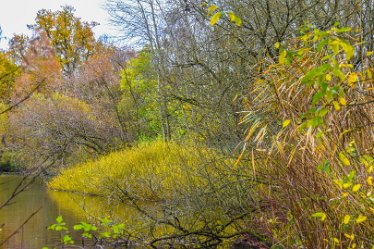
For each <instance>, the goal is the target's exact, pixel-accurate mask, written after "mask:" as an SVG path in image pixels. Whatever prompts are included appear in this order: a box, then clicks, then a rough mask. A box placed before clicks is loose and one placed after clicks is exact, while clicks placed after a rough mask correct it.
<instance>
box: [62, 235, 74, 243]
mask: <svg viewBox="0 0 374 249" xmlns="http://www.w3.org/2000/svg"><path fill="white" fill-rule="evenodd" d="M62 242H63V243H64V245H68V244H74V240H73V239H72V238H71V237H70V236H69V235H65V236H64V237H63V238H62Z"/></svg>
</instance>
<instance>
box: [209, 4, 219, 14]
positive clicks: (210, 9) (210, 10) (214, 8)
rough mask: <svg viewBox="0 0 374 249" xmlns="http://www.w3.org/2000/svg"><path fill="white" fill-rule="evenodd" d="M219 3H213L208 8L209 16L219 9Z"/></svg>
mask: <svg viewBox="0 0 374 249" xmlns="http://www.w3.org/2000/svg"><path fill="white" fill-rule="evenodd" d="M217 8H218V7H217V5H214V4H213V5H211V6H210V7H209V8H208V16H211V15H212V13H213V12H214V11H215V10H216V9H217Z"/></svg>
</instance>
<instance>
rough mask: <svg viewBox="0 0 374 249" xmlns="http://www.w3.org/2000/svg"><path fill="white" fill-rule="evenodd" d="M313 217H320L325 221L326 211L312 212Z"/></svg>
mask: <svg viewBox="0 0 374 249" xmlns="http://www.w3.org/2000/svg"><path fill="white" fill-rule="evenodd" d="M312 217H314V218H320V219H321V221H325V220H326V217H327V216H326V214H325V213H324V212H317V213H314V214H312Z"/></svg>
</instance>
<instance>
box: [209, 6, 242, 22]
mask: <svg viewBox="0 0 374 249" xmlns="http://www.w3.org/2000/svg"><path fill="white" fill-rule="evenodd" d="M217 9H218V7H217V5H211V6H210V7H209V8H208V13H207V15H208V17H210V25H211V26H214V25H216V24H217V23H218V21H219V20H220V19H221V17H222V14H224V13H226V12H222V11H217ZM227 16H228V18H229V20H230V22H232V23H235V24H236V26H238V27H240V26H242V22H243V21H242V19H241V18H240V17H238V16H237V15H235V14H234V12H232V11H229V12H227Z"/></svg>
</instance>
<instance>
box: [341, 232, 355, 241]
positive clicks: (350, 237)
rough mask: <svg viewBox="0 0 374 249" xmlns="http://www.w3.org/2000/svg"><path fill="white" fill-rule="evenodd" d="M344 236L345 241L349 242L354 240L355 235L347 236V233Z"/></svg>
mask: <svg viewBox="0 0 374 249" xmlns="http://www.w3.org/2000/svg"><path fill="white" fill-rule="evenodd" d="M344 236H345V237H346V238H347V239H350V240H354V239H355V235H354V234H347V233H345V234H344Z"/></svg>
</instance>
